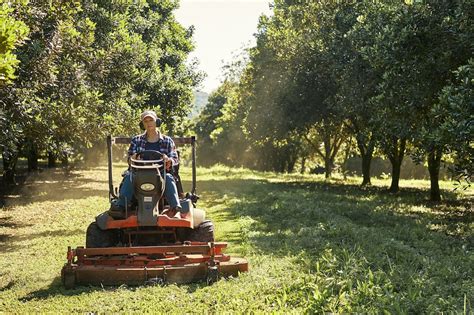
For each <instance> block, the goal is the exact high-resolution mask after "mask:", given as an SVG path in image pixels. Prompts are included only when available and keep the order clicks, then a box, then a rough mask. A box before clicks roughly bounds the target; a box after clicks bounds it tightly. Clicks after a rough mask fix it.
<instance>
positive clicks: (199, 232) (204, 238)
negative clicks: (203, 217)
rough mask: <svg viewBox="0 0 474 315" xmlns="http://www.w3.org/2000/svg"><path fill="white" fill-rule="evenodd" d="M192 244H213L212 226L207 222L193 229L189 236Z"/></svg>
mask: <svg viewBox="0 0 474 315" xmlns="http://www.w3.org/2000/svg"><path fill="white" fill-rule="evenodd" d="M189 240H190V241H194V242H214V224H212V222H211V221H209V220H207V221H204V222H202V223H201V224H199V225H198V226H197V227H195V228H194V229H193V230H192V231H191V232H190V235H189Z"/></svg>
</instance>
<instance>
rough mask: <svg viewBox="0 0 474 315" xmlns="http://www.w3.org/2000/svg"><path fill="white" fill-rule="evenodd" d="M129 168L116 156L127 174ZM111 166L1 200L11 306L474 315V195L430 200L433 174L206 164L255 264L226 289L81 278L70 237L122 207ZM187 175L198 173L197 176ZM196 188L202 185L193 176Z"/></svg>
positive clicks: (2, 272) (221, 213) (2, 267)
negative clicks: (73, 282) (395, 190)
mask: <svg viewBox="0 0 474 315" xmlns="http://www.w3.org/2000/svg"><path fill="white" fill-rule="evenodd" d="M123 168H124V165H123V164H121V165H117V166H116V178H117V181H118V179H119V177H120V176H119V173H120V171H121V170H123ZM106 172H107V168H106V167H105V166H101V167H96V168H88V169H78V170H73V171H72V172H71V173H70V174H68V175H64V174H63V172H62V171H61V170H56V171H44V172H42V173H40V174H38V175H35V176H32V177H30V178H29V179H28V180H27V181H26V182H25V185H24V187H23V188H22V189H21V190H20V191H19V192H18V193H17V194H13V195H10V196H9V197H8V199H7V207H5V208H3V209H0V312H2V311H5V312H17V313H18V312H21V313H25V312H63V313H66V312H80V313H86V312H108V313H112V312H140V313H141V312H143V311H148V312H159V313H170V312H171V313H203V312H209V313H219V314H220V313H222V312H225V311H228V312H235V313H242V312H265V313H267V312H277V313H289V312H290V313H291V312H292V313H302V312H308V313H309V312H311V313H314V312H315V313H321V312H377V313H378V312H382V311H384V310H386V311H388V312H390V313H420V312H429V313H433V312H434V313H439V312H440V311H455V312H460V313H462V312H469V311H470V312H472V309H473V307H474V280H473V275H474V270H473V269H474V268H473V267H474V254H473V250H474V236H473V230H474V223H473V222H474V220H473V219H474V213H473V210H472V199H473V191H472V189H471V190H468V191H466V192H463V193H462V194H460V193H459V194H455V193H454V192H453V191H452V188H453V186H452V185H451V184H450V183H446V182H442V183H441V187H442V188H443V189H444V191H443V194H444V196H445V198H446V200H447V201H445V202H443V203H441V204H439V205H436V204H431V203H429V202H427V201H426V199H427V197H428V191H427V189H428V187H429V183H428V182H426V181H401V187H402V192H401V193H400V194H396V195H393V194H388V193H386V192H385V191H384V189H385V188H386V186H388V180H376V181H375V183H374V185H373V186H372V187H370V188H368V189H364V190H362V189H360V188H359V187H358V186H357V184H358V182H359V180H360V179H355V178H353V179H349V180H348V181H347V182H345V183H344V182H342V181H341V180H332V181H329V182H328V181H324V180H323V178H322V177H321V176H309V175H308V176H300V175H277V174H274V173H258V172H251V171H248V170H242V169H229V168H225V167H215V168H212V169H203V168H201V169H198V193H199V194H200V195H201V197H202V198H201V200H200V202H199V204H198V206H199V207H200V208H204V209H205V210H206V211H207V212H208V217H210V218H211V219H212V220H213V221H214V223H215V225H216V233H217V235H216V236H217V239H218V240H219V241H228V242H229V243H230V246H229V249H228V251H227V252H228V253H232V254H234V255H238V256H244V257H246V258H247V259H248V260H249V264H250V271H249V272H248V273H246V274H242V275H241V276H240V277H238V278H234V279H228V280H221V281H219V282H217V283H215V284H214V285H212V286H207V285H205V284H204V283H197V284H192V285H180V286H176V285H165V286H162V287H159V286H158V287H126V286H122V287H105V288H102V287H78V288H77V289H75V290H65V289H63V288H62V286H61V282H60V270H61V267H62V265H63V264H64V263H65V261H66V257H65V255H66V249H67V246H68V245H71V246H74V247H75V246H82V245H84V243H85V229H86V227H87V225H88V224H89V222H91V221H92V220H93V219H94V217H95V215H96V214H98V213H99V212H102V211H103V210H104V209H106V208H107V207H108V200H107V174H106ZM183 177H184V178H189V173H186V172H184V174H183ZM185 184H186V185H187V186H188V187H189V182H186V183H185Z"/></svg>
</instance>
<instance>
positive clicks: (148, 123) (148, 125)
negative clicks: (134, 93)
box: [143, 117, 156, 131]
mask: <svg viewBox="0 0 474 315" xmlns="http://www.w3.org/2000/svg"><path fill="white" fill-rule="evenodd" d="M143 125H144V126H145V129H146V130H150V131H153V130H155V129H156V121H155V120H154V119H153V118H152V117H145V118H144V119H143Z"/></svg>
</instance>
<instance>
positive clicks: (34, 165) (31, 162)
mask: <svg viewBox="0 0 474 315" xmlns="http://www.w3.org/2000/svg"><path fill="white" fill-rule="evenodd" d="M37 170H38V149H37V148H36V146H35V145H31V146H30V148H29V149H28V172H31V171H37Z"/></svg>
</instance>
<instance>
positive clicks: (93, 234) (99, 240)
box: [86, 222, 117, 248]
mask: <svg viewBox="0 0 474 315" xmlns="http://www.w3.org/2000/svg"><path fill="white" fill-rule="evenodd" d="M116 244H117V235H116V233H115V231H113V230H101V229H100V228H99V226H98V225H97V223H95V222H92V223H91V224H90V225H89V227H88V228H87V233H86V247H87V248H98V247H114V246H115V245H116Z"/></svg>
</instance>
